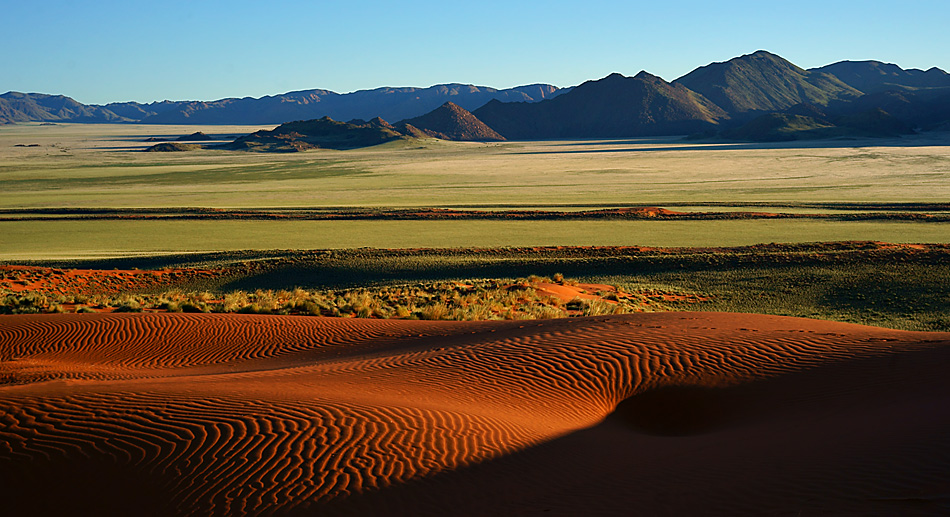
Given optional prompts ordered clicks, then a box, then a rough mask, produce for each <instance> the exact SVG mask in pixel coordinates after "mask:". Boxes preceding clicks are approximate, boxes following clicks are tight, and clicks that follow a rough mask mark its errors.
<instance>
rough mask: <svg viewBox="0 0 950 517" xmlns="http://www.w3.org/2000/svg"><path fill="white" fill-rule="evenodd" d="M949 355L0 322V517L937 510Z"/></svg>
mask: <svg viewBox="0 0 950 517" xmlns="http://www.w3.org/2000/svg"><path fill="white" fill-rule="evenodd" d="M947 364H950V334H931V333H912V332H901V331H893V330H885V329H879V328H871V327H862V326H856V325H849V324H843V323H833V322H824V321H813V320H805V319H795V318H786V317H776V316H761V315H748V314H724V313H657V314H636V315H626V316H611V317H594V318H575V319H564V320H547V321H531V322H524V321H521V322H420V321H396V320H358V319H325V318H313V317H294V316H252V315H217V314H193V315H189V314H86V315H75V314H68V315H24V316H5V317H2V318H0V494H2V498H0V504H2V505H3V508H4V513H7V514H9V515H25V514H47V513H53V512H56V513H58V514H77V513H78V514H83V513H87V514H97V515H102V514H121V515H132V514H156V515H169V514H179V515H194V514H202V515H203V514H216V515H260V514H287V513H291V514H296V513H303V514H308V515H310V514H319V515H327V514H360V515H371V514H386V515H393V514H406V515H458V514H468V515H486V514H496V515H511V514H519V515H520V514H533V513H545V514H546V515H587V514H617V515H630V514H642V515H696V514H703V515H708V514H718V515H738V514H752V515H814V514H854V515H865V514H885V515H894V514H901V515H904V514H935V515H936V514H947V513H948V512H950V403H948V402H950V397H948V396H950V381H948V380H947V376H946V373H945V370H946V365H947Z"/></svg>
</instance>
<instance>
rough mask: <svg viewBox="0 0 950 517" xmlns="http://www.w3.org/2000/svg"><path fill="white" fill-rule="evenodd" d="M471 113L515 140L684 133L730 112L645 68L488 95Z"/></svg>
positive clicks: (705, 127) (699, 128) (694, 130)
mask: <svg viewBox="0 0 950 517" xmlns="http://www.w3.org/2000/svg"><path fill="white" fill-rule="evenodd" d="M473 114H474V115H475V116H476V117H478V118H479V119H480V120H481V121H482V122H484V123H486V124H488V126H489V127H491V128H492V129H494V130H495V131H497V132H498V133H500V134H501V135H502V136H504V137H505V138H508V139H515V140H518V139H538V138H588V137H628V136H651V135H669V134H687V133H692V132H696V131H703V130H706V129H708V128H710V127H713V126H715V125H716V124H717V123H718V121H720V120H722V119H725V118H728V115H727V114H726V113H725V112H724V111H723V110H722V109H720V108H719V107H718V106H716V105H714V104H713V103H711V102H709V101H708V100H707V99H705V98H704V97H703V96H702V95H699V94H697V93H695V92H692V91H690V90H689V89H687V88H686V87H684V86H682V85H676V84H670V83H668V82H666V81H664V80H663V79H661V78H659V77H657V76H655V75H651V74H648V73H646V72H640V73H639V74H637V75H636V76H635V77H625V76H623V75H620V74H611V75H609V76H607V77H605V78H603V79H600V80H597V81H588V82H586V83H584V84H582V85H580V86H578V87H576V88H574V89H573V90H571V91H570V92H568V93H566V94H563V95H561V96H559V97H557V98H554V99H551V100H546V101H542V102H538V103H534V104H527V103H501V102H498V101H492V102H489V103H488V104H486V105H484V106H482V107H481V108H479V109H477V110H475V111H474V112H473Z"/></svg>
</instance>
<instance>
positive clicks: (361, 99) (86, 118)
mask: <svg viewBox="0 0 950 517" xmlns="http://www.w3.org/2000/svg"><path fill="white" fill-rule="evenodd" d="M568 91H570V88H558V87H556V86H551V85H549V84H533V85H528V86H518V87H516V88H509V89H506V90H496V89H494V88H489V87H486V86H474V85H469V84H440V85H436V86H431V87H429V88H377V89H374V90H360V91H356V92H352V93H343V94H341V93H336V92H332V91H329V90H303V91H296V92H289V93H284V94H281V95H273V96H267V97H261V98H256V99H255V98H251V97H245V98H242V99H236V98H230V99H220V100H216V101H207V102H205V101H161V102H152V103H148V104H140V103H137V102H118V103H110V104H105V105H102V106H99V105H84V104H80V103H79V102H76V101H75V100H73V99H71V98H69V97H65V96H63V95H46V94H36V93H18V92H8V93H5V94H3V95H0V124H3V123H15V122H37V121H41V122H103V123H115V122H137V123H143V124H280V123H282V122H288V121H292V120H304V119H316V118H321V117H331V118H333V119H336V120H351V119H366V120H369V119H372V118H375V117H381V118H384V119H388V120H402V119H405V118H410V117H416V116H419V115H422V114H424V113H426V112H429V111H431V110H433V109H435V108H437V107H439V106H441V105H442V104H444V103H445V102H446V101H452V102H453V103H455V104H457V105H459V106H461V107H463V108H466V109H469V110H472V109H475V108H477V107H479V106H481V105H483V104H485V103H486V102H488V101H490V100H492V99H498V100H502V101H505V102H537V101H541V100H545V99H550V98H553V97H557V96H558V95H561V94H563V93H565V92H568Z"/></svg>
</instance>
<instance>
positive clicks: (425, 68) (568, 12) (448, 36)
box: [0, 0, 950, 103]
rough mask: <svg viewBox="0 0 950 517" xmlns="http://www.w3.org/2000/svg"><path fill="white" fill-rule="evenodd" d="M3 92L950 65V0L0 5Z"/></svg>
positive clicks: (146, 93) (145, 94) (140, 92)
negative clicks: (765, 64)
mask: <svg viewBox="0 0 950 517" xmlns="http://www.w3.org/2000/svg"><path fill="white" fill-rule="evenodd" d="M0 13H3V16H4V18H5V19H4V21H3V23H2V31H0V92H5V91H8V90H14V91H23V92H41V93H56V94H64V95H69V96H71V97H73V98H75V99H76V100H79V101H80V102H84V103H106V102H112V101H127V100H135V101H139V102H150V101H154V100H162V99H173V100H213V99H219V98H223V97H244V96H252V97H259V96H262V95H272V94H277V93H283V92H287V91H292V90H303V89H310V88H323V89H328V90H333V91H337V92H341V93H342V92H349V91H354V90H360V89H366V88H375V87H379V86H430V85H433V84H439V83H448V82H458V83H473V84H478V85H486V86H493V87H496V88H506V87H511V86H517V85H522V84H530V83H550V84H555V85H558V86H570V85H575V84H579V83H581V82H583V81H585V80H588V79H597V78H600V77H603V76H605V75H607V74H609V73H611V72H620V73H622V74H625V75H634V74H636V73H637V72H638V71H640V70H647V71H648V72H651V73H653V74H656V75H659V76H661V77H663V78H665V79H667V80H673V79H675V78H677V77H679V76H681V75H683V74H686V73H687V72H689V71H690V70H692V69H694V68H696V67H698V66H701V65H705V64H708V63H710V62H712V61H725V60H727V59H730V58H733V57H735V56H739V55H742V54H748V53H750V52H754V51H755V50H759V49H765V50H769V51H771V52H774V53H776V54H779V55H781V56H783V57H785V58H786V59H788V60H790V61H792V62H793V63H795V64H797V65H799V66H802V67H804V68H810V67H816V66H821V65H826V64H829V63H833V62H836V61H841V60H845V59H851V60H861V59H876V60H879V61H885V62H891V63H897V64H898V65H900V66H902V67H904V68H924V69H926V68H930V67H932V66H937V67H940V68H943V69H945V70H948V69H950V30H948V28H947V23H948V21H950V2H948V1H947V0H913V1H911V2H896V1H888V2H884V1H874V0H871V1H847V0H845V1H836V0H824V1H811V0H804V1H797V2H769V1H761V0H760V1H719V2H713V1H709V0H703V1H692V0H684V1H671V2H658V1H651V2H643V3H640V2H629V1H597V0H586V1H571V2H562V1H547V2H531V1H526V2H515V1H509V2H498V1H493V0H484V1H480V2H478V1H475V2H453V1H451V0H449V1H440V2H427V1H412V0H406V1H402V2H393V1H367V0H361V1H359V2H345V1H333V2H320V1H314V2H307V1H280V0H274V1H270V2H264V1H261V0H257V1H254V2H249V1H242V0H229V1H217V0H195V1H190V2H178V1H164V2H154V1H149V2H137V1H134V0H127V1H97V2H73V1H58V0H57V1H44V2H27V1H25V0H19V1H13V0H0Z"/></svg>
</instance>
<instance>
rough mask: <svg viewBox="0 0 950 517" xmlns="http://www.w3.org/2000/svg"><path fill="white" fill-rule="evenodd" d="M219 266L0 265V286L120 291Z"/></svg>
mask: <svg viewBox="0 0 950 517" xmlns="http://www.w3.org/2000/svg"><path fill="white" fill-rule="evenodd" d="M226 273H227V271H226V270H223V269H161V270H138V269H133V270H118V269H111V270H102V269H57V268H47V267H34V266H0V289H9V290H10V291H13V292H15V293H19V292H25V291H29V292H35V293H42V294H61V295H95V294H120V293H125V292H142V291H148V290H151V289H159V288H166V287H167V288H172V287H174V286H175V285H177V284H182V283H186V282H193V281H195V280H200V279H210V278H215V277H218V276H223V275H225V274H226Z"/></svg>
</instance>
